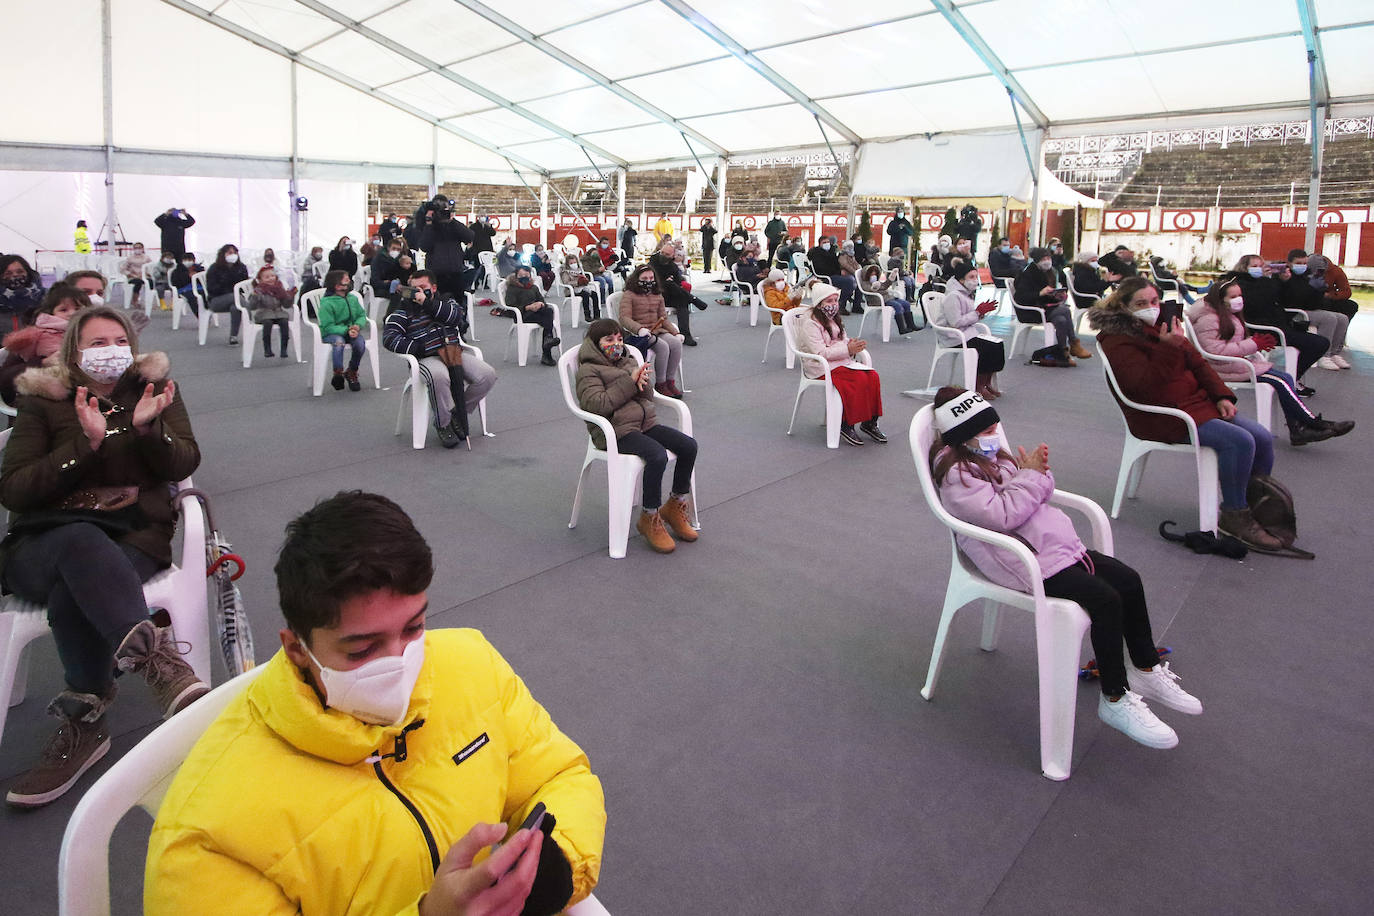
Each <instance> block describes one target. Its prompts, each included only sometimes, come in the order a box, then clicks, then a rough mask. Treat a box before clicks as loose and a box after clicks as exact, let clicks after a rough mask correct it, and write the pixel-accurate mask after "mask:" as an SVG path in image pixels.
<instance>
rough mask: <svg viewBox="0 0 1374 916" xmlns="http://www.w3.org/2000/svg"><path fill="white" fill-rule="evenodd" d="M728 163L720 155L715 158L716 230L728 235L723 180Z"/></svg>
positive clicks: (724, 179)
mask: <svg viewBox="0 0 1374 916" xmlns="http://www.w3.org/2000/svg"><path fill="white" fill-rule="evenodd" d="M729 167H730V164H729V163H728V162H726V160H725V157H724V156H721V157H720V158H719V159H717V160H716V232H718V233H721V234H722V235H728V234H729V232H730V226H729V225H728V223H727V217H728V215H729V214H728V213H727V211H726V209H725V182H726V178H727V173H728V172H729Z"/></svg>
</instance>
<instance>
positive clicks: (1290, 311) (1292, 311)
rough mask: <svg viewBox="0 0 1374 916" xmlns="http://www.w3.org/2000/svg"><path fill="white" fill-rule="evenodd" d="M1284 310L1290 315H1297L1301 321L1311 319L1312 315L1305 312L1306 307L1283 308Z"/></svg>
mask: <svg viewBox="0 0 1374 916" xmlns="http://www.w3.org/2000/svg"><path fill="white" fill-rule="evenodd" d="M1284 311H1285V312H1287V313H1288V314H1290V315H1297V316H1298V317H1300V318H1301V319H1302V320H1303V321H1311V320H1312V316H1311V315H1309V314H1307V310H1306V309H1284Z"/></svg>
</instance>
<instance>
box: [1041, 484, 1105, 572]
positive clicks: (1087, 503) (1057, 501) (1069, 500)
mask: <svg viewBox="0 0 1374 916" xmlns="http://www.w3.org/2000/svg"><path fill="white" fill-rule="evenodd" d="M1050 503H1051V504H1052V505H1056V506H1064V507H1066V508H1069V509H1074V510H1076V511H1078V512H1080V513H1082V515H1083V516H1084V517H1085V518H1086V519H1087V520H1088V525H1089V526H1090V527H1091V529H1092V534H1091V536H1090V538H1089V542H1088V546H1089V547H1091V548H1092V549H1093V550H1096V551H1098V552H1099V553H1105V554H1107V555H1108V556H1112V555H1113V554H1114V553H1115V550H1114V542H1113V540H1112V523H1111V520H1110V519H1108V518H1107V513H1106V512H1104V511H1103V510H1102V507H1101V506H1099V505H1098V504H1097V503H1095V502H1093V501H1092V500H1091V499H1088V497H1086V496H1079V495H1078V494H1077V493H1069V492H1067V491H1065V490H1055V491H1054V492H1053V493H1051V494H1050Z"/></svg>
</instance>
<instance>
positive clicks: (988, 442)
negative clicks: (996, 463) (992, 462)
mask: <svg viewBox="0 0 1374 916" xmlns="http://www.w3.org/2000/svg"><path fill="white" fill-rule="evenodd" d="M1001 448H1002V440H1001V439H999V438H998V437H997V436H979V437H978V454H980V455H982V456H983V457H984V458H996V457H997V452H998V451H999V450H1001Z"/></svg>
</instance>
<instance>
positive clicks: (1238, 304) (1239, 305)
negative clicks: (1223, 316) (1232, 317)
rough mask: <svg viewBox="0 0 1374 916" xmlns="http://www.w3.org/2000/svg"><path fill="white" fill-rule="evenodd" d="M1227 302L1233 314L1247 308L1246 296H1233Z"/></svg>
mask: <svg viewBox="0 0 1374 916" xmlns="http://www.w3.org/2000/svg"><path fill="white" fill-rule="evenodd" d="M1226 301H1227V302H1228V303H1229V304H1230V306H1231V311H1233V312H1239V311H1240V310H1241V309H1243V308H1245V297H1244V296H1232V297H1231V298H1230V299H1227V300H1226Z"/></svg>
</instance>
